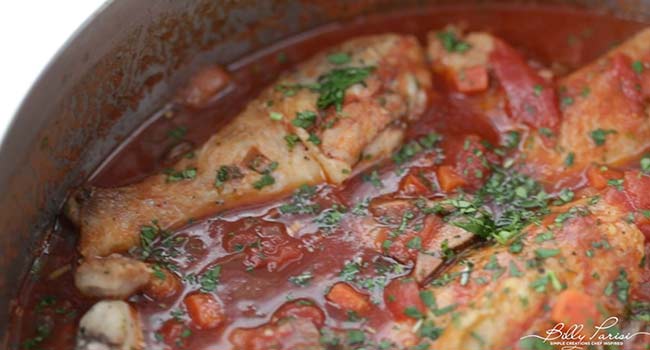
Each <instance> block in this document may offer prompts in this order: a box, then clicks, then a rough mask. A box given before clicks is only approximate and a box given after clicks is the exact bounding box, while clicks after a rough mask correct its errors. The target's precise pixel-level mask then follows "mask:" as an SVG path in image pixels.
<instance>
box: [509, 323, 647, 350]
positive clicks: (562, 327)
mask: <svg viewBox="0 0 650 350" xmlns="http://www.w3.org/2000/svg"><path fill="white" fill-rule="evenodd" d="M618 321H619V320H618V317H614V316H612V317H610V318H608V319H606V320H605V321H603V322H602V323H601V324H599V325H595V326H594V329H593V330H592V331H591V332H590V331H589V330H586V329H585V327H584V325H582V324H571V325H567V324H565V323H563V322H560V323H557V324H556V325H555V326H553V328H551V329H548V330H546V336H541V335H537V334H530V335H526V336H523V337H521V338H520V340H525V339H531V340H532V339H536V340H537V341H540V340H541V341H543V342H544V343H545V344H548V345H551V346H560V347H561V349H562V350H582V349H586V348H587V347H588V346H596V345H616V346H621V345H623V343H624V342H625V341H626V340H630V339H632V338H634V337H636V336H639V335H650V333H649V332H634V333H622V332H620V331H619V329H618V328H617V327H616V325H617V324H618Z"/></svg>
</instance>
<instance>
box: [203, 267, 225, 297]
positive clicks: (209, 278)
mask: <svg viewBox="0 0 650 350" xmlns="http://www.w3.org/2000/svg"><path fill="white" fill-rule="evenodd" d="M220 275H221V265H215V266H213V267H211V268H209V269H207V270H205V272H203V273H202V274H201V275H199V278H198V282H199V284H200V285H201V291H202V292H213V291H214V290H216V289H217V285H218V284H219V276H220Z"/></svg>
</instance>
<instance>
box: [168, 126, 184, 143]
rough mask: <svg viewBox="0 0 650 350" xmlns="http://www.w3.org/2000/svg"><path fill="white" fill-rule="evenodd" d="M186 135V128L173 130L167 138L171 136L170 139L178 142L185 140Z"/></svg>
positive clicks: (181, 127) (180, 127)
mask: <svg viewBox="0 0 650 350" xmlns="http://www.w3.org/2000/svg"><path fill="white" fill-rule="evenodd" d="M186 134H187V127H184V126H179V127H176V128H173V129H171V130H169V131H168V132H167V136H169V137H170V138H172V139H174V140H176V141H181V140H183V138H184V137H185V135H186Z"/></svg>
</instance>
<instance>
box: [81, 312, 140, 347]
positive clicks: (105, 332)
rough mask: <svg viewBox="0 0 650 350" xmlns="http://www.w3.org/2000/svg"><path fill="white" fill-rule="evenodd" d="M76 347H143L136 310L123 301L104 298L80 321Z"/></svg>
mask: <svg viewBox="0 0 650 350" xmlns="http://www.w3.org/2000/svg"><path fill="white" fill-rule="evenodd" d="M75 349H77V350H140V349H144V340H143V336H142V326H141V324H140V319H139V316H138V313H137V311H135V309H133V308H132V307H131V306H130V305H129V304H128V303H126V302H124V301H109V300H102V301H100V302H98V303H96V304H95V305H93V306H92V307H91V308H90V310H88V312H86V314H84V315H83V317H82V318H81V320H80V321H79V333H78V335H77V345H76V347H75Z"/></svg>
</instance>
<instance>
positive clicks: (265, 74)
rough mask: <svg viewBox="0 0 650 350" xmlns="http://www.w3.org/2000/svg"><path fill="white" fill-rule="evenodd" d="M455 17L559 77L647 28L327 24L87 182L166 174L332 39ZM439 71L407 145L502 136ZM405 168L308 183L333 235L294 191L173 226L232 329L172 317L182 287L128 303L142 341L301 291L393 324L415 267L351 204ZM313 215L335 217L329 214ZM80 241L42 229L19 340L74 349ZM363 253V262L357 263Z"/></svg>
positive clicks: (156, 118)
mask: <svg viewBox="0 0 650 350" xmlns="http://www.w3.org/2000/svg"><path fill="white" fill-rule="evenodd" d="M449 23H462V24H465V25H467V27H468V29H469V30H487V31H489V32H491V33H493V34H495V35H497V36H499V37H501V38H503V39H504V40H506V41H507V42H508V43H510V44H511V45H513V46H515V47H516V48H517V49H519V50H522V51H523V52H524V53H525V54H526V55H527V57H529V58H531V59H532V60H534V61H536V62H538V63H539V64H543V65H544V66H546V67H551V68H552V69H553V70H554V71H555V72H556V73H558V74H564V73H567V72H569V71H571V70H573V69H574V68H576V67H578V66H579V65H581V64H584V63H586V62H588V61H590V60H592V59H594V58H595V57H597V56H598V55H599V54H602V53H603V52H605V51H606V50H607V49H608V48H609V47H610V46H611V45H613V44H614V43H616V42H618V41H620V40H622V39H623V38H626V37H628V36H630V35H631V34H633V33H634V32H635V31H637V30H639V29H640V28H641V27H642V26H643V24H641V23H637V22H632V21H626V20H621V19H616V18H613V17H610V16H605V15H600V14H595V13H589V12H585V11H580V10H574V9H569V8H563V7H550V6H548V7H546V6H543V7H529V6H504V5H500V6H482V7H480V8H471V7H439V8H433V7H432V8H423V9H418V10H417V11H403V12H396V13H391V14H384V15H377V16H371V17H363V18H357V19H355V20H353V21H350V22H344V23H333V24H331V25H328V26H325V27H323V28H319V29H316V30H313V31H310V32H307V33H304V34H301V35H300V36H297V37H293V38H289V39H287V40H284V41H282V42H279V43H277V44H275V45H273V46H271V47H268V48H266V49H264V50H262V51H260V52H255V53H253V54H251V55H250V56H247V57H243V58H241V59H240V60H238V61H236V62H233V63H231V64H230V65H228V66H227V67H226V71H227V72H228V73H229V74H230V76H231V79H232V81H231V83H230V86H229V87H228V88H227V89H226V90H225V91H224V92H223V93H222V94H220V95H219V96H218V98H216V99H215V100H214V101H212V102H211V103H210V105H209V106H208V107H206V108H189V107H185V106H182V105H181V104H178V103H175V102H174V101H170V103H169V104H168V105H167V106H165V107H164V108H163V109H161V111H160V112H159V113H157V114H155V115H153V116H152V117H151V118H150V120H149V121H147V122H146V123H145V124H144V125H142V126H141V127H140V128H139V129H138V130H136V131H135V132H134V133H133V135H132V136H131V137H129V138H128V139H127V140H126V141H125V142H124V143H123V144H122V145H120V146H119V147H118V149H116V150H115V152H114V153H113V154H111V155H110V156H109V157H108V158H107V159H106V161H105V162H104V163H103V164H102V165H101V166H100V167H99V168H98V169H97V171H96V172H95V173H94V174H93V175H92V176H91V177H90V179H89V180H88V181H89V183H90V184H92V185H95V186H100V187H113V186H121V185H125V184H129V183H133V182H135V181H138V180H140V179H142V178H144V177H146V176H147V175H149V174H152V173H154V172H157V171H160V170H161V169H164V168H165V162H166V161H165V157H166V155H168V154H169V152H170V150H171V149H172V148H174V147H179V146H178V145H179V144H181V143H185V144H187V147H188V148H192V147H194V146H198V145H200V144H201V143H203V142H204V141H206V140H207V138H208V137H209V136H210V135H211V134H213V133H214V131H215V130H216V128H218V127H219V126H220V125H224V124H225V123H227V122H228V120H230V119H231V118H233V117H234V116H235V115H237V113H238V112H239V111H241V110H242V109H243V107H244V106H245V105H246V103H247V102H248V101H250V100H251V99H252V98H253V97H254V96H256V94H258V93H259V92H260V91H261V89H262V88H264V87H265V86H268V85H269V84H271V83H272V82H273V81H274V80H275V79H276V77H277V76H278V75H279V74H281V73H282V72H284V71H287V70H290V69H292V67H293V66H294V65H295V64H296V63H297V62H300V61H303V60H305V59H307V58H308V57H309V56H311V55H312V54H314V53H316V52H318V51H319V50H321V49H323V48H325V47H327V46H330V45H333V44H336V43H338V42H341V41H343V40H345V39H347V38H350V37H354V36H358V35H364V34H371V33H382V32H398V33H410V34H414V35H416V36H417V37H418V38H419V39H420V40H421V41H422V42H423V43H424V40H425V36H426V33H427V32H428V31H430V30H433V29H438V28H442V27H443V26H445V25H446V24H449ZM540 28H543V32H540ZM434 78H435V95H434V96H433V102H432V103H431V105H430V107H429V109H428V110H427V113H426V114H425V115H424V116H423V117H422V118H421V119H420V120H419V121H417V122H415V123H414V124H413V125H411V126H410V127H409V130H408V132H407V139H408V140H414V139H417V138H419V137H422V136H424V135H426V134H427V133H429V132H433V131H435V132H436V133H438V134H441V135H442V136H443V138H444V141H443V143H442V145H441V147H442V149H443V150H444V154H445V160H444V161H443V164H447V163H452V162H453V160H454V159H456V155H457V154H458V153H459V152H462V143H463V140H464V139H465V136H467V135H477V136H479V137H480V138H482V139H484V140H487V141H489V142H491V143H493V144H498V143H499V142H500V141H501V139H502V137H503V136H502V134H501V130H498V127H497V128H495V127H493V126H492V124H491V123H490V122H488V120H487V118H486V116H498V115H504V114H505V111H504V110H503V107H502V106H493V107H490V109H489V110H484V108H483V107H482V106H480V105H479V104H478V103H479V102H478V100H475V99H474V98H473V97H472V96H471V95H463V94H458V93H455V92H453V91H452V90H451V89H449V88H448V87H447V85H446V83H445V82H444V81H443V79H442V78H441V77H434ZM497 118H498V117H497ZM206 126H210V127H206ZM212 126H214V127H212ZM423 162H424V163H423V165H422V166H421V168H422V169H426V167H427V165H426V164H425V163H426V159H425V160H423ZM373 170H374V171H376V173H375V174H376V177H375V178H374V180H372V179H371V181H369V180H368V177H369V176H368V174H371V173H374V172H373ZM411 170H412V171H414V170H413V169H411ZM416 170H417V169H416ZM409 173H411V172H409V171H406V172H396V167H395V165H394V164H392V163H385V164H382V165H379V166H377V167H375V168H372V169H370V170H369V171H366V172H365V173H364V174H360V175H358V176H355V177H354V178H351V179H350V180H348V181H347V182H346V183H345V184H344V185H343V186H341V187H339V188H336V187H332V186H329V185H320V186H318V187H317V188H315V189H313V191H315V193H314V194H313V196H312V197H311V198H312V199H310V200H311V202H310V204H311V205H318V206H319V207H321V208H332V207H333V206H334V205H337V206H338V207H339V208H345V210H343V209H341V212H340V213H339V212H336V213H331V214H332V215H333V216H337V215H340V217H334V218H333V219H332V218H329V219H332V220H337V221H339V222H340V224H338V225H336V227H333V228H332V229H331V231H330V232H326V233H325V234H322V233H319V232H318V230H319V227H318V225H316V224H315V223H314V221H313V216H310V215H306V214H297V215H292V216H291V217H287V216H286V215H282V214H281V212H282V205H286V204H291V201H292V198H282V199H278V200H276V201H272V202H269V203H264V204H261V205H258V206H254V207H248V208H240V209H237V210H232V211H228V212H225V213H219V214H217V215H215V216H213V217H210V218H206V219H202V220H200V221H198V222H195V223H193V224H190V225H188V226H186V227H184V228H182V229H179V230H177V231H176V232H174V233H173V234H172V237H174V239H176V240H177V242H180V243H178V244H177V245H176V246H175V248H174V249H175V250H176V252H175V255H173V256H172V257H171V259H172V260H173V262H174V263H175V265H176V266H177V268H178V269H179V271H180V272H182V274H183V275H185V276H188V275H189V276H192V275H194V276H196V275H199V274H201V273H202V272H204V271H206V270H207V269H210V268H212V267H214V266H216V265H219V266H220V271H219V283H218V285H217V286H216V289H215V291H216V295H218V298H219V301H220V303H221V305H222V306H223V307H224V308H225V315H226V321H225V322H224V324H225V326H223V327H219V328H217V329H214V330H201V329H197V328H196V327H191V326H184V324H186V322H179V323H178V324H176V325H174V322H175V321H174V320H175V317H176V318H177V319H180V320H183V321H187V319H188V316H187V315H186V314H184V313H181V312H180V311H179V310H181V309H182V308H183V299H184V298H183V297H184V296H185V295H188V294H189V293H191V292H193V291H195V290H196V284H192V283H187V282H185V283H184V285H185V286H186V287H185V289H183V290H182V291H180V292H178V293H176V294H174V295H172V296H170V297H167V298H164V299H163V300H162V301H161V300H156V301H154V300H152V299H151V298H149V297H147V296H146V293H145V295H137V296H134V297H132V298H131V299H130V301H131V302H133V303H134V304H135V305H137V308H138V310H139V312H140V314H141V317H142V320H143V322H144V324H145V334H146V339H145V340H146V341H147V343H148V344H155V345H152V346H151V347H148V348H155V347H157V346H162V344H163V343H164V341H163V342H162V343H161V342H160V339H161V338H164V339H167V338H170V337H171V339H173V340H174V341H173V343H174V344H175V345H173V346H174V347H178V348H188V349H204V348H220V349H221V348H228V345H229V342H228V337H229V336H231V335H232V333H233V330H234V329H236V328H241V327H244V328H252V327H259V326H262V325H264V324H267V323H268V322H269V321H270V320H271V319H272V317H273V315H274V313H276V312H278V311H277V310H278V309H279V308H280V307H281V306H282V305H283V304H285V303H286V302H287V301H296V300H306V301H307V302H308V303H313V304H314V305H317V306H318V307H319V308H320V309H321V310H322V311H323V312H324V315H313V316H310V317H312V318H315V319H319V321H318V322H323V323H324V324H325V325H327V326H329V327H333V328H349V327H354V326H355V325H360V324H361V323H362V319H365V320H366V321H365V322H364V323H363V324H364V327H367V328H371V329H376V330H379V329H381V328H382V327H383V326H384V325H385V324H386V322H388V321H390V320H392V319H393V318H392V316H391V314H390V313H389V312H387V311H386V309H385V308H384V307H382V305H384V304H385V303H386V301H385V300H383V299H382V298H383V297H382V296H383V287H384V286H385V285H387V284H389V283H390V281H391V280H393V279H395V278H397V277H400V276H403V275H405V274H406V273H407V272H408V271H409V270H410V268H411V267H412V266H410V265H409V263H406V262H400V261H397V260H394V259H392V258H388V257H386V256H384V255H382V254H380V253H378V252H377V250H373V249H368V248H364V247H365V245H364V244H363V242H360V241H359V239H358V237H357V236H354V235H352V234H351V233H350V232H354V229H355V227H356V226H355V225H358V223H359V220H362V219H361V218H360V217H359V216H355V214H354V211H355V204H357V203H359V202H363V200H364V199H371V197H380V196H382V195H383V194H386V193H391V192H394V191H396V190H397V189H398V188H399V186H400V181H403V178H404V177H405V175H406V174H409ZM371 177H372V176H371ZM414 186H416V187H417V186H418V185H417V184H416V185H414ZM425 190H426V189H425ZM415 197H417V196H415ZM334 207H336V206H334ZM356 209H358V208H356ZM359 210H365V209H363V208H361V209H359ZM319 217H321V219H322V220H325V221H326V220H327V219H328V218H323V217H322V214H321V215H320V216H319ZM322 227H323V226H322V225H321V230H322ZM76 240H77V236H76V233H75V232H74V229H73V228H72V225H71V224H70V223H68V222H67V221H66V219H64V218H63V217H61V218H60V219H59V223H58V224H57V225H56V227H55V228H54V229H53V231H52V232H51V233H50V234H49V235H48V236H47V240H46V241H45V242H44V247H43V249H42V254H40V255H39V256H38V257H37V258H36V262H35V265H34V268H33V273H31V274H30V275H29V276H28V277H27V278H26V280H25V282H24V284H23V286H21V293H20V295H19V298H18V300H16V304H17V308H16V310H17V314H16V317H15V319H14V323H13V325H12V328H11V329H12V332H11V334H12V338H13V342H14V343H13V344H14V345H15V347H16V348H18V347H22V346H25V348H51V349H64V348H72V347H73V344H74V341H75V335H76V327H77V324H78V322H79V318H80V317H81V315H83V313H84V312H85V311H86V310H87V309H88V308H89V307H90V305H92V304H93V303H94V302H95V300H91V299H89V298H87V297H84V296H82V295H81V294H80V293H79V292H78V291H77V290H76V288H75V287H74V283H73V271H74V267H75V265H76V263H77V260H78V259H79V255H78V253H77V252H76V248H75V247H76ZM359 261H363V263H362V264H360V265H359V266H357V265H355V262H359ZM348 278H354V279H355V281H357V283H359V281H361V283H360V284H362V285H364V286H365V287H367V288H365V289H364V290H363V292H364V294H365V295H366V296H367V298H368V300H369V302H370V306H369V307H368V308H367V309H366V310H365V311H364V312H363V313H359V314H350V313H349V312H348V313H346V312H344V311H342V310H341V309H339V308H337V307H336V306H334V305H333V303H332V302H330V301H328V299H327V297H326V295H325V293H324V292H325V291H327V290H328V288H329V286H331V285H332V284H333V283H335V282H337V281H347V280H348ZM391 288H392V287H391ZM393 289H394V288H393ZM389 309H390V306H389ZM296 312H298V311H296ZM307 312H310V311H307ZM186 328H187V329H188V330H186ZM39 337H40V338H39ZM167 340H169V339H167ZM167 342H169V341H167ZM25 344H27V345H25Z"/></svg>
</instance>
